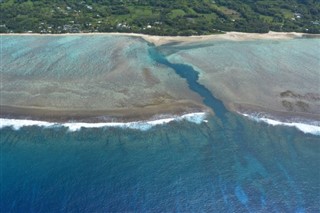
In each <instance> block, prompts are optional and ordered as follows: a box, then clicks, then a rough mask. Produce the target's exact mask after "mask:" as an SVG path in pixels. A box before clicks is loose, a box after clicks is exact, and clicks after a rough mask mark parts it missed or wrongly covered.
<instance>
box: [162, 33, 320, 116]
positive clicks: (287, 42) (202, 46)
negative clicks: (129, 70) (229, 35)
mask: <svg viewBox="0 0 320 213" xmlns="http://www.w3.org/2000/svg"><path fill="white" fill-rule="evenodd" d="M160 48H162V49H163V51H164V52H166V54H167V58H168V60H169V61H170V62H172V63H186V64H189V65H191V66H193V67H194V69H195V70H197V71H198V72H199V73H200V78H199V81H200V83H202V84H203V85H204V86H206V87H207V88H208V89H209V90H210V91H211V92H212V93H213V94H214V95H215V96H216V97H217V98H219V99H221V100H222V101H223V102H224V103H225V105H226V106H227V107H228V108H229V109H230V110H232V111H238V112H241V113H264V114H268V115H269V116H273V117H282V118H283V119H286V120H288V119H289V120H290V119H293V118H294V119H307V120H318V121H319V120H320V69H319V67H320V38H293V39H282V40H279V39H278V40H277V39H264V40H250V41H248V40H247V41H245V40H243V41H227V40H220V41H206V42H189V43H187V44H186V43H176V44H172V45H170V47H169V46H168V45H167V46H163V47H160Z"/></svg>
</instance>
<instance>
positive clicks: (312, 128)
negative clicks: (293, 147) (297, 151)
mask: <svg viewBox="0 0 320 213" xmlns="http://www.w3.org/2000/svg"><path fill="white" fill-rule="evenodd" d="M240 114H241V115H243V116H245V117H248V118H250V119H251V120H254V121H257V122H265V123H267V124H269V125H272V126H279V125H282V126H290V127H295V128H297V129H299V130H300V131H302V132H304V133H309V134H313V135H320V126H318V125H315V124H310V123H298V122H282V121H278V120H274V119H271V118H267V117H260V116H257V115H252V114H246V113H243V114H242V113H240Z"/></svg>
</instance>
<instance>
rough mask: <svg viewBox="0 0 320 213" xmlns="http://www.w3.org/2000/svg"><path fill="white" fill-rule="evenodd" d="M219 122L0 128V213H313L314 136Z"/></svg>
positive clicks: (235, 120) (234, 119) (232, 118)
mask: <svg viewBox="0 0 320 213" xmlns="http://www.w3.org/2000/svg"><path fill="white" fill-rule="evenodd" d="M225 122H226V123H225V124H222V123H221V120H219V119H218V118H216V117H212V118H210V120H209V122H208V123H203V124H201V125H197V124H194V123H190V122H174V123H171V124H168V125H163V126H158V127H155V128H152V129H151V130H149V131H139V130H125V129H115V128H101V129H82V130H81V131H78V132H69V131H68V130H67V129H66V128H53V129H45V128H41V127H24V128H21V129H20V130H19V131H16V130H12V129H11V128H4V129H1V130H0V133H1V202H0V206H1V212H79V211H81V212H102V211H103V212H128V211H136V212H295V211H296V212H319V199H320V195H319V190H320V189H319V188H320V183H319V180H320V174H319V161H320V155H319V153H320V152H319V151H320V150H319V149H320V148H319V137H317V136H314V135H305V134H304V133H302V132H300V131H298V130H296V129H294V128H289V127H272V126H268V125H267V124H263V123H256V122H253V121H250V120H246V119H244V118H242V117H240V116H237V115H232V114H228V115H227V118H226V121H225Z"/></svg>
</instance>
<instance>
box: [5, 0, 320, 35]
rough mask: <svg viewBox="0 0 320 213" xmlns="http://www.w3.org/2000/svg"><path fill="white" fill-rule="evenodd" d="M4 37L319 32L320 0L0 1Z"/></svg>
mask: <svg viewBox="0 0 320 213" xmlns="http://www.w3.org/2000/svg"><path fill="white" fill-rule="evenodd" d="M0 14H1V18H0V32H1V33H79V32H133V33H144V34H156V35H186V36H187V35H200V34H201V35H205V34H213V33H223V32H225V31H239V32H256V33H266V32H268V31H279V32H289V31H295V32H305V33H320V1H319V0H162V1H160V0H83V1H79V0H0Z"/></svg>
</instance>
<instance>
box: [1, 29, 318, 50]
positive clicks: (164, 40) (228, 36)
mask: <svg viewBox="0 0 320 213" xmlns="http://www.w3.org/2000/svg"><path fill="white" fill-rule="evenodd" d="M0 35H13V36H14V35H23V36H80V35H81V36H83V35H84V36H86V35H87V36H90V35H120V36H133V37H140V38H143V39H144V40H146V41H148V42H150V43H153V44H154V45H156V46H160V45H164V44H168V43H174V42H179V43H190V42H200V41H215V40H231V41H249V40H261V39H275V40H279V39H293V38H302V37H312V38H314V37H317V38H320V34H307V33H297V32H273V31H270V32H269V33H242V32H226V33H223V34H212V35H200V36H157V35H147V34H138V33H117V32H110V33H66V34H39V33H6V34H0Z"/></svg>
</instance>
